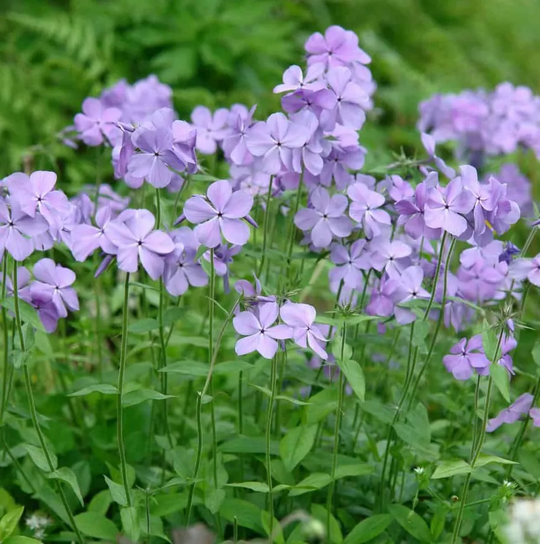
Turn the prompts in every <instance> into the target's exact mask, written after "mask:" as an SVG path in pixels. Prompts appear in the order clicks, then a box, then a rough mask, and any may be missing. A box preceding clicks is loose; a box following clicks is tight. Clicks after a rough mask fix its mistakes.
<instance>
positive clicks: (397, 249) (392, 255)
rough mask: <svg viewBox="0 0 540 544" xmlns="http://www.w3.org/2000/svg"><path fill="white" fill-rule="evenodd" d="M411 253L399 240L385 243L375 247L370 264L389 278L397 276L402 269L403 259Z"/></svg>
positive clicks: (409, 248) (408, 247)
mask: <svg viewBox="0 0 540 544" xmlns="http://www.w3.org/2000/svg"><path fill="white" fill-rule="evenodd" d="M411 253H412V249H411V247H410V246H409V245H407V244H405V243H404V242H400V241H399V240H394V241H393V242H390V241H386V242H381V243H380V244H376V245H375V249H374V251H373V253H372V254H371V264H372V267H373V268H375V270H378V271H379V272H380V271H382V270H385V271H386V273H387V274H388V275H389V276H390V277H391V278H393V277H395V276H399V275H400V270H401V269H403V267H404V259H406V257H408V256H409V255H410V254H411Z"/></svg>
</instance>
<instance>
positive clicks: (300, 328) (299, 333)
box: [280, 302, 328, 359]
mask: <svg viewBox="0 0 540 544" xmlns="http://www.w3.org/2000/svg"><path fill="white" fill-rule="evenodd" d="M280 315H281V319H283V321H284V322H285V323H286V324H287V325H288V326H289V327H291V328H292V338H293V340H294V341H295V343H296V344H298V345H299V346H300V347H301V348H304V349H305V348H307V347H308V346H309V347H310V348H311V349H312V350H313V351H314V352H315V353H316V354H317V355H319V357H321V358H322V359H327V357H328V354H327V353H326V351H325V350H324V348H323V347H322V344H323V343H324V342H326V341H327V340H326V338H325V337H324V334H323V331H322V329H321V326H320V325H317V324H316V323H315V318H316V317H317V312H316V311H315V308H314V307H313V306H310V305H309V304H296V303H293V302H287V303H285V304H284V305H283V306H282V307H281V310H280Z"/></svg>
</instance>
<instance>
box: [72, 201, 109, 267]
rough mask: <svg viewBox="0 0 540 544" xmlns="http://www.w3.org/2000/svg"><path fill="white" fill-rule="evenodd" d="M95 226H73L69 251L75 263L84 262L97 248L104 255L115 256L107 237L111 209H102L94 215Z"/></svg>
mask: <svg viewBox="0 0 540 544" xmlns="http://www.w3.org/2000/svg"><path fill="white" fill-rule="evenodd" d="M95 219H96V225H97V226H95V227H94V226H92V225H87V224H85V223H83V224H80V225H75V226H74V227H73V228H72V230H71V251H72V253H73V256H74V257H75V259H76V260H77V261H86V259H87V258H88V256H89V255H91V254H92V253H94V251H95V250H96V249H97V248H98V247H99V248H101V249H102V250H103V251H104V252H105V253H109V254H111V255H116V252H117V247H116V246H115V245H114V244H113V243H112V242H111V240H110V239H109V238H108V236H107V231H108V228H109V225H110V224H111V220H112V209H111V208H109V207H106V208H105V207H104V208H101V209H100V210H98V212H97V214H96V218H95Z"/></svg>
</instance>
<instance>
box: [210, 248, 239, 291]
mask: <svg viewBox="0 0 540 544" xmlns="http://www.w3.org/2000/svg"><path fill="white" fill-rule="evenodd" d="M240 251H242V246H235V245H231V246H228V245H227V244H219V246H217V247H216V248H215V249H214V269H215V271H216V275H217V276H220V277H222V278H223V290H224V291H225V293H228V292H229V291H230V286H229V265H230V264H231V263H232V262H233V257H234V256H235V255H238V254H239V253H240ZM203 258H204V259H205V260H206V261H208V262H210V251H206V252H205V253H203Z"/></svg>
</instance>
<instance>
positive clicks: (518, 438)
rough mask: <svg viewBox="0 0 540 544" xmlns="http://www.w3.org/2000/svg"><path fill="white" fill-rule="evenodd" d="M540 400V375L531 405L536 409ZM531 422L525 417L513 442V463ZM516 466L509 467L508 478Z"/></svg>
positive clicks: (510, 455) (511, 453) (511, 452)
mask: <svg viewBox="0 0 540 544" xmlns="http://www.w3.org/2000/svg"><path fill="white" fill-rule="evenodd" d="M539 398H540V374H539V375H538V377H537V378H536V383H535V384H534V391H533V401H532V403H531V406H532V407H533V408H534V406H535V405H536V403H537V402H538V399H539ZM530 421H531V418H530V417H525V419H524V420H523V421H522V422H521V427H520V428H519V431H518V433H517V435H516V437H515V438H514V441H513V442H512V446H511V447H510V453H509V457H510V460H511V461H515V459H516V456H517V453H518V451H519V448H520V446H521V442H522V441H523V437H524V436H525V432H526V431H527V427H528V426H529V422H530ZM513 467H514V465H508V468H507V469H506V478H507V479H508V478H510V476H511V475H512V470H513Z"/></svg>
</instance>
